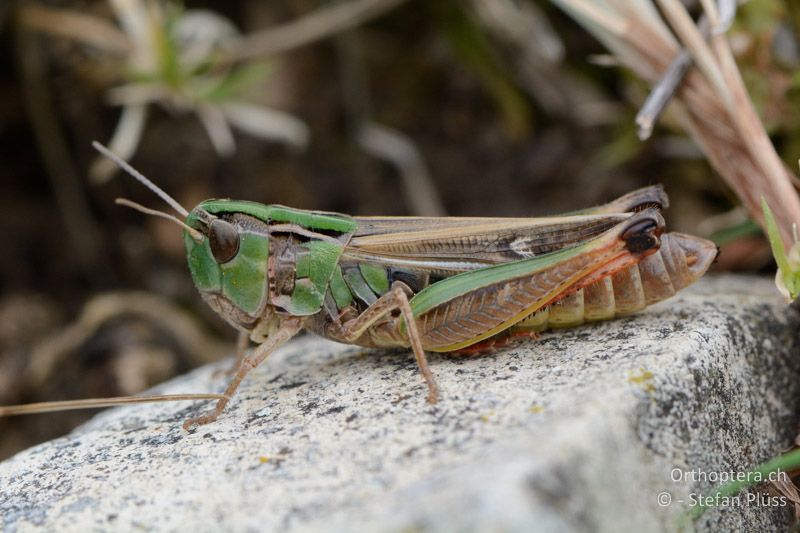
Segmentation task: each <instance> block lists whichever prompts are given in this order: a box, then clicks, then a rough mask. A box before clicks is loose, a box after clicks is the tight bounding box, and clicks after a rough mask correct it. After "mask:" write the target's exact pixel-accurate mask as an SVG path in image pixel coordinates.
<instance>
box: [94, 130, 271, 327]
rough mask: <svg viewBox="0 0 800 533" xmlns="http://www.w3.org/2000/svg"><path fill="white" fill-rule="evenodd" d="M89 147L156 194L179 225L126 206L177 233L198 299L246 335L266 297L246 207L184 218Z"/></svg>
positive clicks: (222, 206) (263, 251)
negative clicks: (171, 225)
mask: <svg viewBox="0 0 800 533" xmlns="http://www.w3.org/2000/svg"><path fill="white" fill-rule="evenodd" d="M92 146H94V147H95V149H97V150H98V151H99V152H100V153H102V154H103V155H105V156H106V157H108V158H110V159H111V160H113V161H114V162H115V163H117V164H118V165H119V166H120V167H122V169H123V170H125V171H126V172H128V174H130V175H131V176H133V177H134V178H136V179H137V180H138V181H139V182H141V183H142V184H143V185H145V186H146V187H147V188H149V189H150V190H151V191H153V192H154V193H156V194H157V195H158V196H159V197H161V199H163V200H164V201H165V202H166V203H168V204H169V205H170V206H171V207H172V208H173V209H174V210H175V211H177V212H178V214H180V215H181V216H182V217H183V219H180V218H177V217H175V216H173V215H170V214H168V213H163V212H161V211H155V210H153V209H149V208H147V207H144V206H141V205H139V204H137V203H135V202H131V201H130V200H125V199H120V198H118V199H117V203H118V204H122V205H127V206H128V207H132V208H134V209H136V210H138V211H141V212H143V213H146V214H149V215H155V216H158V217H162V218H166V219H169V220H171V221H173V222H175V223H177V224H178V225H180V226H181V227H183V238H184V243H185V246H186V255H187V258H188V261H189V270H190V272H191V274H192V280H193V281H194V284H195V286H196V287H197V289H198V290H199V291H200V294H201V296H203V299H204V300H205V301H206V302H208V304H209V305H210V306H211V307H212V308H213V309H214V310H215V311H216V312H217V313H219V314H220V315H222V317H223V318H225V319H226V320H227V321H228V322H230V323H231V324H232V325H233V326H234V327H237V328H239V329H245V330H249V329H250V328H251V327H252V325H253V324H254V323H255V322H256V320H257V318H258V315H259V314H260V312H261V311H262V310H263V307H264V302H265V301H266V291H267V286H268V283H267V259H268V256H269V243H268V241H267V233H266V231H259V226H258V224H259V221H258V218H257V217H255V216H253V215H252V209H250V212H251V213H247V212H248V208H247V206H248V205H250V204H251V203H252V202H235V201H230V200H206V201H205V202H202V203H200V205H198V206H197V207H195V208H194V209H192V211H191V212H188V211H187V210H186V209H185V208H184V207H183V206H181V205H180V204H179V203H178V202H177V201H175V199H173V198H172V197H171V196H169V195H168V194H167V193H166V192H164V191H163V190H161V189H160V188H159V187H158V186H157V185H155V184H154V183H153V182H151V181H150V180H148V179H147V178H146V177H144V176H143V175H142V174H140V173H139V172H138V171H137V170H136V169H134V168H133V167H131V166H130V165H129V164H128V163H127V162H125V161H124V160H123V159H121V158H120V157H118V156H117V155H116V154H114V153H113V152H111V151H110V150H109V149H108V148H106V147H105V146H103V145H101V144H100V143H97V142H94V143H92Z"/></svg>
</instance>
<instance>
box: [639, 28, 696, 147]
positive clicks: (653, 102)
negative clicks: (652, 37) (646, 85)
mask: <svg viewBox="0 0 800 533" xmlns="http://www.w3.org/2000/svg"><path fill="white" fill-rule="evenodd" d="M698 26H699V28H700V34H701V35H702V36H703V38H708V34H709V27H708V20H707V19H706V18H705V17H704V16H703V17H700V21H699V22H698ZM691 66H692V56H691V55H690V54H689V52H688V51H687V50H686V49H685V48H681V50H680V52H678V54H677V55H676V56H675V59H673V60H672V63H670V64H669V67H667V70H666V71H664V75H663V76H662V77H661V79H660V80H658V82H657V83H656V84H655V86H654V87H653V90H652V92H651V93H650V95H649V96H648V97H647V100H645V102H644V105H643V106H642V108H641V109H640V110H639V113H637V115H636V134H637V135H638V136H639V140H640V141H646V140H647V139H649V138H650V135H652V134H653V127H654V126H655V124H656V122H658V118H659V117H660V116H661V115H662V113H664V110H665V109H666V107H667V104H669V102H670V100H672V98H673V97H674V96H675V91H677V90H678V87H679V86H680V84H681V82H682V81H683V79H684V78H685V77H686V73H687V72H688V71H689V67H691Z"/></svg>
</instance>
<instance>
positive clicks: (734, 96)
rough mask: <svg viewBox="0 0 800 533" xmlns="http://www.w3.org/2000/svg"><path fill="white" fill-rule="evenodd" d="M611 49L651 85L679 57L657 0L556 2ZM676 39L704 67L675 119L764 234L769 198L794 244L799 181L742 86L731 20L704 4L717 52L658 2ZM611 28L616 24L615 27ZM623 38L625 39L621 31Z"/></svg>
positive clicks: (681, 97)
mask: <svg viewBox="0 0 800 533" xmlns="http://www.w3.org/2000/svg"><path fill="white" fill-rule="evenodd" d="M554 1H555V3H556V4H557V5H559V6H560V7H561V8H562V9H564V10H565V11H567V12H568V13H570V14H571V15H573V16H574V17H575V18H576V19H577V20H578V21H579V22H580V23H581V24H583V25H584V26H585V27H586V28H587V29H588V30H589V31H590V32H592V33H593V34H594V35H595V36H596V37H597V38H598V39H600V40H601V41H602V42H603V44H605V45H606V46H607V47H608V48H609V49H610V50H611V51H612V52H613V53H614V54H615V55H616V56H617V57H618V58H619V60H620V62H621V63H623V64H624V65H626V66H627V67H628V68H630V69H632V70H633V71H634V72H636V73H637V74H638V75H639V76H640V77H642V78H643V79H645V80H646V81H648V82H650V83H653V84H655V83H657V82H658V80H659V79H660V78H661V77H662V76H663V74H664V72H665V71H666V70H667V68H668V67H669V65H670V63H671V62H672V61H673V60H674V58H675V57H676V56H677V55H678V54H679V53H680V50H679V46H678V44H677V43H676V42H675V40H674V38H673V37H672V36H671V34H670V32H669V29H668V27H667V25H666V24H665V22H664V21H663V20H661V19H660V18H658V17H657V16H654V13H656V10H655V6H654V4H653V2H652V1H651V0H616V1H614V2H609V3H589V2H587V1H585V0H554ZM656 1H657V2H658V5H659V6H660V7H661V8H662V10H663V13H664V16H665V17H666V18H667V20H668V21H669V22H670V24H672V27H673V29H674V30H675V33H676V34H677V35H678V36H679V37H680V39H681V41H682V44H683V45H684V46H685V47H686V48H687V50H688V52H689V53H690V54H691V56H692V58H693V59H694V60H695V62H696V63H697V64H698V69H699V71H700V72H702V74H701V73H700V72H698V71H690V72H689V73H688V75H687V76H686V80H685V82H684V84H683V86H682V87H681V88H680V90H679V91H678V94H677V98H676V99H675V100H674V104H675V105H673V106H672V108H671V109H672V111H674V112H675V113H676V114H677V115H678V118H679V119H680V120H681V121H682V123H683V125H684V127H685V128H686V130H687V131H688V132H689V133H690V134H691V135H692V137H693V138H694V140H695V142H697V144H698V145H699V146H700V147H701V148H702V149H703V150H704V151H705V153H706V155H707V157H708V158H709V160H710V162H711V164H712V165H713V166H714V168H715V169H716V170H717V172H719V174H720V175H721V176H722V177H723V179H725V181H726V182H727V183H728V185H729V186H730V187H731V188H732V189H733V190H734V191H735V192H736V194H737V195H738V196H739V198H740V199H741V200H742V203H743V204H744V206H745V207H746V208H747V211H748V213H749V214H750V216H751V217H752V218H753V219H754V220H756V221H757V222H758V223H759V224H760V225H761V226H762V228H763V227H764V218H763V214H762V212H761V207H760V199H761V197H762V196H763V197H764V198H765V199H766V200H767V202H768V203H769V205H770V206H771V207H772V209H773V212H774V213H775V218H776V219H777V221H778V225H779V228H780V231H781V236H782V237H783V239H784V240H785V241H786V242H787V243H791V242H792V229H791V228H792V224H793V223H797V222H800V197H798V194H797V191H796V190H795V189H794V188H793V186H792V176H791V172H790V171H789V169H788V168H787V167H786V165H784V164H783V163H782V162H781V160H780V158H779V157H778V154H777V153H776V152H775V149H774V147H773V146H772V143H771V142H770V140H769V137H768V136H767V134H766V132H765V130H764V126H763V124H762V123H761V120H760V118H759V117H758V115H757V113H756V112H755V109H754V108H753V104H752V102H751V101H750V98H749V96H748V94H747V90H746V89H745V86H744V83H743V82H742V79H741V75H740V74H739V70H738V68H737V66H736V63H735V61H734V58H733V54H732V52H731V50H730V46H729V45H728V42H727V40H726V38H725V36H724V35H722V34H720V33H719V31H715V30H719V29H721V28H724V27H725V25H726V24H727V23H728V22H729V19H730V17H731V13H730V12H731V6H729V5H728V4H724V5H723V6H722V7H723V9H717V8H716V6H715V5H712V4H710V3H709V2H704V5H705V6H706V8H707V11H706V12H705V13H706V16H707V17H708V18H709V22H710V23H711V27H712V37H711V46H709V45H708V44H707V43H706V42H705V41H704V40H703V39H702V37H701V36H700V32H699V30H698V29H697V27H696V26H695V25H694V23H693V22H692V21H691V19H690V18H689V16H688V14H687V13H686V9H685V8H684V7H683V5H682V4H680V2H678V1H677V0H656ZM609 21H612V22H613V23H611V24H610V23H609ZM620 27H621V28H623V30H624V31H622V32H620V31H619V29H620Z"/></svg>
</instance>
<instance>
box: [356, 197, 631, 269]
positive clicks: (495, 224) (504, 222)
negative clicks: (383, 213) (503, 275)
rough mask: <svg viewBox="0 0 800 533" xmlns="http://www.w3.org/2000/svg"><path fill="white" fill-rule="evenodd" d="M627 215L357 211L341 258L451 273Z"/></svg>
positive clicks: (547, 248)
mask: <svg viewBox="0 0 800 533" xmlns="http://www.w3.org/2000/svg"><path fill="white" fill-rule="evenodd" d="M630 217H631V214H630V213H615V214H603V215H577V216H568V217H543V218H428V217H361V218H356V221H357V223H358V230H356V233H355V235H354V236H353V238H352V240H351V241H350V243H349V245H348V246H347V248H346V250H345V253H344V255H343V260H348V259H350V260H353V261H361V262H369V263H375V264H381V265H386V266H390V267H393V268H398V269H407V270H414V271H423V272H429V273H431V274H434V275H439V276H449V275H452V274H455V273H458V272H465V271H469V270H474V269H477V268H484V267H486V266H490V265H496V264H501V263H508V262H511V261H519V260H521V259H529V258H531V257H537V256H540V255H543V254H546V253H550V252H554V251H557V250H561V249H563V248H568V247H571V246H575V245H577V244H580V243H582V242H585V241H587V240H589V239H592V238H594V237H596V236H597V235H600V234H601V233H603V232H605V231H607V230H609V229H610V228H612V227H614V226H615V225H617V224H619V223H620V222H623V221H625V220H627V219H629V218H630Z"/></svg>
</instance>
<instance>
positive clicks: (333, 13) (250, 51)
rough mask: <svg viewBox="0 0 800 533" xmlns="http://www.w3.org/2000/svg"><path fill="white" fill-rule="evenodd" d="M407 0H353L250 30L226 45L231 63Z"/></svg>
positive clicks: (316, 36) (322, 34)
mask: <svg viewBox="0 0 800 533" xmlns="http://www.w3.org/2000/svg"><path fill="white" fill-rule="evenodd" d="M405 1H406V0H351V1H348V2H339V3H337V4H335V5H332V6H330V7H323V8H320V9H318V10H316V11H314V12H313V13H310V14H308V15H305V16H302V17H300V18H298V19H297V20H293V21H292V22H288V23H286V24H283V25H281V26H278V27H275V28H268V29H266V30H263V31H259V32H255V33H251V34H249V35H247V36H245V37H242V38H241V39H237V40H236V41H233V42H230V43H229V44H228V45H227V49H228V55H227V57H226V58H224V59H223V61H222V62H224V63H230V62H237V61H244V60H248V59H254V58H257V57H264V56H269V55H274V54H277V53H279V52H285V51H286V50H291V49H292V48H297V47H300V46H304V45H307V44H310V43H313V42H315V41H318V40H320V39H324V38H326V37H329V36H331V35H334V34H336V33H341V32H343V31H346V30H349V29H351V28H355V27H356V26H359V25H361V24H363V23H365V22H367V21H368V20H371V19H373V18H375V17H378V16H380V15H382V14H384V13H385V12H387V11H389V10H390V9H393V8H395V7H397V6H399V5H400V4H402V3H403V2H405Z"/></svg>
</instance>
